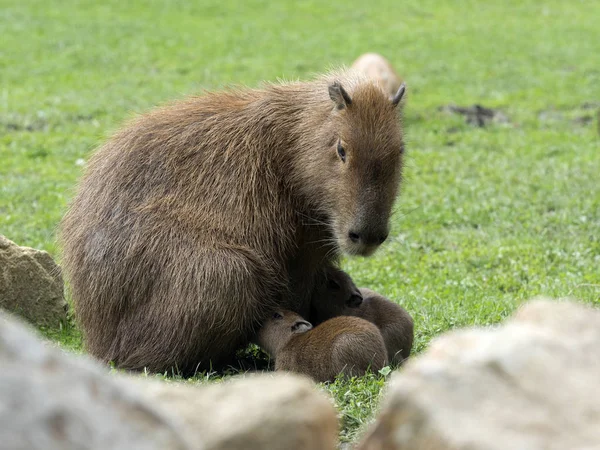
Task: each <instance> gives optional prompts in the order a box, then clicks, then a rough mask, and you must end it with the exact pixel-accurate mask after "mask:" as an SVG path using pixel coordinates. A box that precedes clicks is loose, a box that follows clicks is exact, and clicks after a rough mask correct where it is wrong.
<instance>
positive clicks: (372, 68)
mask: <svg viewBox="0 0 600 450" xmlns="http://www.w3.org/2000/svg"><path fill="white" fill-rule="evenodd" d="M352 69H354V70H356V71H358V72H362V73H363V74H365V75H366V76H367V77H369V78H371V79H373V80H375V81H376V82H377V83H379V85H380V86H381V87H382V88H383V90H384V91H385V92H387V94H388V95H389V96H390V98H392V97H393V96H394V95H395V94H396V92H397V91H398V89H399V88H400V85H401V84H402V80H401V79H400V77H399V76H398V74H397V73H396V71H395V70H394V67H393V66H392V65H391V64H390V62H389V61H388V60H387V59H385V58H384V57H383V56H381V55H379V54H377V53H365V54H364V55H361V56H359V57H358V58H356V60H355V61H354V62H353V63H352Z"/></svg>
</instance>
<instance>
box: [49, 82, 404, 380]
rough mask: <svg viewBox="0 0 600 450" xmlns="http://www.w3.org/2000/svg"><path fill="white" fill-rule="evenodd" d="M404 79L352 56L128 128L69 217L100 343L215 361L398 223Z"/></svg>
mask: <svg viewBox="0 0 600 450" xmlns="http://www.w3.org/2000/svg"><path fill="white" fill-rule="evenodd" d="M403 93H404V87H403V86H402V87H401V88H400V89H399V90H398V92H397V93H396V95H395V96H394V98H393V99H390V98H389V97H388V96H387V95H386V93H384V92H383V90H382V89H381V88H380V87H379V86H378V85H377V84H376V83H374V82H373V81H372V80H370V79H368V78H365V77H364V76H361V75H360V74H356V73H353V72H351V71H340V72H335V73H331V74H329V75H326V76H323V77H321V78H318V79H317V80H315V81H312V82H293V83H286V84H272V85H267V86H265V87H264V88H261V89H238V90H230V91H226V92H220V93H207V94H205V95H202V96H199V97H192V98H189V99H186V100H182V101H179V102H176V103H174V104H172V105H170V106H165V107H162V108H158V109H156V110H154V111H152V112H150V113H148V114H146V115H143V116H142V117H140V118H138V119H136V120H133V121H132V122H130V123H129V124H128V125H126V126H125V127H124V128H123V129H122V130H121V131H119V132H117V133H116V134H115V135H114V136H113V137H112V138H111V139H110V140H109V141H108V142H107V143H106V144H104V145H103V146H102V147H101V148H100V149H98V151H97V152H96V153H95V154H94V156H93V157H92V158H91V160H90V161H89V164H88V167H87V170H86V172H85V174H84V176H83V178H82V180H81V182H80V185H79V189H78V192H77V194H76V196H75V198H74V199H73V202H72V204H71V206H70V209H69V211H68V212H67V214H66V215H65V217H64V219H63V221H62V224H61V240H62V246H63V265H64V269H65V273H66V275H67V277H68V280H69V282H70V288H71V294H72V298H73V302H74V307H75V313H76V318H77V320H78V322H79V325H80V326H81V329H82V331H83V335H84V338H85V343H86V346H87V349H88V351H89V352H90V353H91V354H92V355H94V356H96V357H97V358H100V359H101V360H104V361H113V362H114V363H115V364H116V366H117V367H121V368H127V369H141V368H144V367H146V368H148V369H149V370H151V371H164V370H166V369H169V368H171V367H177V368H178V369H179V370H181V371H184V372H187V371H194V370H196V369H204V368H208V367H213V368H214V367H218V366H220V365H222V364H223V363H225V362H226V361H227V359H228V358H230V357H231V356H233V355H234V353H235V350H236V349H237V348H239V347H240V346H242V345H245V344H246V343H247V342H248V339H249V337H250V336H251V335H253V333H255V332H256V329H257V327H258V325H259V323H260V321H261V320H262V318H264V317H265V316H267V315H268V314H269V313H270V312H272V311H274V310H275V309H276V308H278V307H282V306H285V307H286V308H290V309H293V310H296V311H301V310H304V309H306V308H307V307H310V302H311V298H312V297H313V295H314V290H315V280H316V279H317V275H318V274H319V273H320V272H321V271H322V270H323V268H325V267H328V266H333V265H335V264H336V261H337V259H338V257H339V255H340V253H341V252H345V253H347V254H350V255H363V256H366V255H370V254H372V253H373V252H374V251H375V249H376V248H377V247H378V246H379V245H380V244H381V243H382V242H383V241H384V240H385V239H386V237H387V235H388V230H389V217H390V213H391V209H392V205H393V203H394V201H395V199H396V194H397V192H398V186H399V182H400V178H401V169H402V156H403V142H402V131H401V124H400V120H399V109H400V108H398V104H399V103H400V100H401V98H402V96H403Z"/></svg>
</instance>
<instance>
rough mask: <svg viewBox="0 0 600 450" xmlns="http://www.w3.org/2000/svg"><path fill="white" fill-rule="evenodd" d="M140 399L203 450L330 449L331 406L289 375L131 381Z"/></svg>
mask: <svg viewBox="0 0 600 450" xmlns="http://www.w3.org/2000/svg"><path fill="white" fill-rule="evenodd" d="M134 381H135V384H136V387H137V388H138V389H139V390H140V391H141V392H142V393H143V395H144V397H145V398H147V399H150V400H151V401H152V403H153V404H156V405H157V406H160V407H161V408H162V410H163V411H165V412H167V413H169V414H170V415H171V416H172V417H174V418H177V419H178V420H182V421H183V423H184V425H185V427H186V429H187V431H188V432H189V438H190V440H191V441H192V442H195V441H197V440H199V441H203V442H204V445H205V448H206V449H207V450H209V449H210V450H263V449H265V450H303V449H311V450H333V449H335V448H336V443H337V435H338V423H337V417H336V411H335V408H334V406H333V402H332V401H331V400H330V399H329V398H327V397H326V396H325V394H324V393H322V392H319V391H317V389H316V388H315V385H314V383H312V382H311V381H309V380H308V379H306V378H303V377H300V376H297V375H291V374H275V375H254V376H246V377H244V378H236V379H234V380H232V381H229V382H224V383H221V384H216V385H215V384H213V385H209V386H191V385H182V384H180V383H165V382H158V381H148V380H144V379H139V378H137V379H135V380H134Z"/></svg>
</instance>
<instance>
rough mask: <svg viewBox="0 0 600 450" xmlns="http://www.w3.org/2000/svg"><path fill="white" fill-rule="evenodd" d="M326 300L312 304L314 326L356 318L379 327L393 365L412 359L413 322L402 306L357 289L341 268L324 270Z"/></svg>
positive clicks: (375, 293)
mask: <svg viewBox="0 0 600 450" xmlns="http://www.w3.org/2000/svg"><path fill="white" fill-rule="evenodd" d="M325 276H326V279H327V292H328V293H327V295H326V296H325V297H324V298H326V299H327V301H321V299H319V301H315V302H314V303H313V304H312V305H311V315H310V316H309V317H310V320H311V322H312V323H313V324H314V325H318V324H320V323H321V322H323V321H326V320H329V319H331V318H332V317H336V316H354V317H360V318H362V319H365V320H368V321H369V322H372V323H374V324H375V325H377V327H378V328H379V330H380V331H381V335H382V336H383V340H384V342H385V347H386V349H387V354H388V357H389V359H390V362H392V363H394V364H400V363H402V362H403V361H404V360H405V359H407V358H408V357H409V356H410V351H411V350H412V344H413V339H414V324H413V319H412V317H411V316H410V314H408V312H406V310H405V309H404V308H402V307H401V306H400V305H398V304H396V303H394V302H392V301H391V300H389V299H387V298H385V297H384V296H383V295H380V294H378V293H377V292H374V291H372V290H370V289H366V288H361V289H358V288H357V287H356V285H355V284H354V282H353V281H352V278H350V276H349V275H348V274H347V273H345V272H343V271H342V270H340V269H338V268H334V267H332V268H329V269H327V270H326V271H325Z"/></svg>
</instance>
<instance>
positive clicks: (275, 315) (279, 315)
mask: <svg viewBox="0 0 600 450" xmlns="http://www.w3.org/2000/svg"><path fill="white" fill-rule="evenodd" d="M273 319H283V316H282V315H281V314H279V313H278V312H276V313H273Z"/></svg>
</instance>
